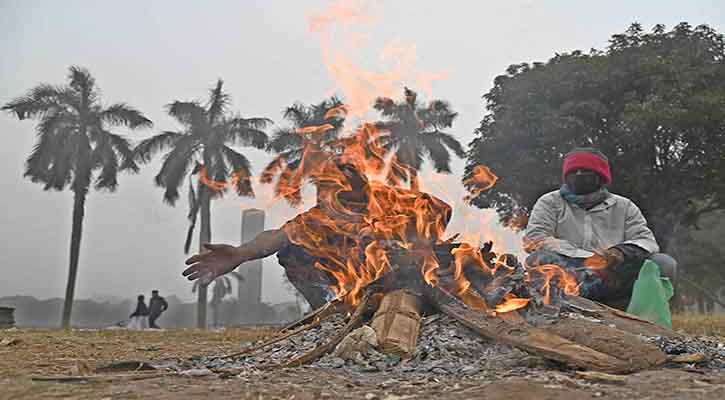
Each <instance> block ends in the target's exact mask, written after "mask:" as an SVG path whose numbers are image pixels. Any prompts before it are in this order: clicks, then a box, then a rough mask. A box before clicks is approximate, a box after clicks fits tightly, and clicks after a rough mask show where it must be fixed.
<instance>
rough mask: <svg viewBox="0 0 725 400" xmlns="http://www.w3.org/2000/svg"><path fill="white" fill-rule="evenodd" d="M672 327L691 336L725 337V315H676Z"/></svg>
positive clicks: (673, 317)
mask: <svg viewBox="0 0 725 400" xmlns="http://www.w3.org/2000/svg"><path fill="white" fill-rule="evenodd" d="M672 327H673V328H674V329H675V330H677V331H683V332H686V333H688V334H690V335H702V336H722V337H725V315H700V314H676V315H673V316H672Z"/></svg>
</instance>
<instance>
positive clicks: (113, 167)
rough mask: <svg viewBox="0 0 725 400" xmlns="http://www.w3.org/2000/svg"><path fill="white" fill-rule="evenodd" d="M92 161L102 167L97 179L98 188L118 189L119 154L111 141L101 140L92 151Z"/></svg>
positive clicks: (96, 186) (96, 185)
mask: <svg viewBox="0 0 725 400" xmlns="http://www.w3.org/2000/svg"><path fill="white" fill-rule="evenodd" d="M91 159H92V163H93V165H94V168H95V167H96V166H98V167H100V168H101V172H100V173H99V174H98V177H97V179H96V183H95V188H96V189H108V190H110V191H114V190H116V187H117V186H118V171H119V170H120V167H119V162H118V155H117V154H116V152H115V151H114V149H113V145H112V144H111V143H110V141H107V140H106V141H103V142H100V143H99V144H98V145H96V147H95V148H94V149H93V152H92V153H91Z"/></svg>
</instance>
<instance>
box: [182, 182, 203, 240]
mask: <svg viewBox="0 0 725 400" xmlns="http://www.w3.org/2000/svg"><path fill="white" fill-rule="evenodd" d="M192 175H193V173H192V174H191V175H189V214H188V215H187V216H186V217H187V218H188V219H189V229H187V231H186V240H185V241H184V254H188V253H189V248H190V247H191V240H192V238H193V236H194V227H195V226H196V218H197V216H198V215H199V210H200V206H201V202H200V201H199V198H198V197H197V196H196V191H194V183H193V181H192V179H191V176H192Z"/></svg>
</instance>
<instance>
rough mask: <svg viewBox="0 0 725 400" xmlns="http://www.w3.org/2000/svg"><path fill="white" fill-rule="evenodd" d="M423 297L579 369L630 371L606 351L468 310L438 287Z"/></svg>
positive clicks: (483, 329)
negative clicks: (602, 351) (605, 352)
mask: <svg viewBox="0 0 725 400" xmlns="http://www.w3.org/2000/svg"><path fill="white" fill-rule="evenodd" d="M426 297H427V298H428V299H429V301H431V303H432V304H433V305H434V306H435V307H436V308H437V309H438V310H440V311H441V312H442V313H443V314H446V315H449V316H451V317H453V318H454V319H456V320H457V321H458V322H460V323H462V324H463V325H465V326H467V327H469V328H470V329H472V330H474V331H475V332H477V333H479V334H481V335H483V336H485V337H487V338H490V339H493V340H496V341H499V342H501V343H505V344H508V345H511V346H514V347H518V348H520V349H522V350H524V351H527V352H529V353H532V354H536V355H540V356H542V357H544V358H547V359H550V360H554V361H558V362H561V363H564V364H566V365H570V366H574V367H576V368H582V369H593V370H598V371H606V372H615V373H617V372H619V373H621V372H630V371H631V369H630V368H629V366H628V365H627V364H626V363H625V362H623V361H621V360H619V359H617V358H615V357H612V356H610V355H608V354H604V353H601V352H599V351H596V350H594V349H590V348H588V347H585V346H582V345H579V344H577V343H574V342H572V341H570V340H567V339H565V338H563V337H561V336H558V335H556V334H553V333H550V332H547V331H545V330H542V329H539V328H535V327H533V326H530V325H528V324H526V323H517V322H513V323H512V322H509V321H507V320H505V319H503V318H496V317H491V316H489V315H488V314H486V313H481V312H477V311H476V310H471V309H469V308H467V307H466V306H465V305H463V304H462V303H460V302H459V301H457V300H456V299H455V298H453V297H452V296H450V295H448V294H446V293H444V292H443V291H442V290H440V289H439V288H431V289H430V290H428V291H427V293H426Z"/></svg>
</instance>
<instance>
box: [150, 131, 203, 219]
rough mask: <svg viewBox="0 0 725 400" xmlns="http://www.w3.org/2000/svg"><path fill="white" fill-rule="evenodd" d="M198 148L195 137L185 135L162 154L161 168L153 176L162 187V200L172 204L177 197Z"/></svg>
mask: <svg viewBox="0 0 725 400" xmlns="http://www.w3.org/2000/svg"><path fill="white" fill-rule="evenodd" d="M198 150H199V144H198V141H197V138H196V137H193V136H190V135H185V136H184V137H182V138H181V139H179V140H178V141H177V142H176V145H175V146H174V148H173V149H172V150H171V151H170V152H169V153H167V154H166V156H164V162H163V163H162V164H161V170H160V171H159V173H158V174H157V175H156V177H155V178H154V181H155V183H156V185H158V186H160V187H163V188H164V189H166V190H165V192H164V201H166V202H167V203H169V204H171V205H174V204H175V203H176V200H178V198H179V186H181V182H182V180H183V179H184V176H186V173H187V172H188V171H189V167H190V166H191V163H192V161H193V160H194V154H195V153H196V152H197V151H198Z"/></svg>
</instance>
